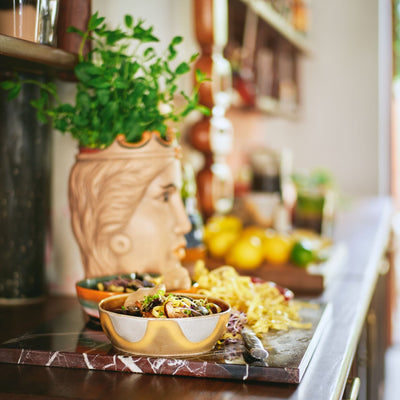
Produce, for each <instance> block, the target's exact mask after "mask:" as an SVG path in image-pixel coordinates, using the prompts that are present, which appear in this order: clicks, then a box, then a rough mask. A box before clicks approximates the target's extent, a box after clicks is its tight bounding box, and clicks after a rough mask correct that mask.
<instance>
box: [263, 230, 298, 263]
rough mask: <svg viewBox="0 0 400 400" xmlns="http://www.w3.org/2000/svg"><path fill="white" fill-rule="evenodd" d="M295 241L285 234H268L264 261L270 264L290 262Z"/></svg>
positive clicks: (264, 244) (264, 242)
mask: <svg viewBox="0 0 400 400" xmlns="http://www.w3.org/2000/svg"><path fill="white" fill-rule="evenodd" d="M292 247H293V241H292V240H291V238H290V237H289V236H287V235H284V234H278V233H275V234H268V235H266V238H265V240H264V241H263V253H264V259H265V261H266V262H267V263H269V264H285V263H287V262H288V261H289V258H290V252H291V251H292Z"/></svg>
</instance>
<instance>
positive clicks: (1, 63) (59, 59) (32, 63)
mask: <svg viewBox="0 0 400 400" xmlns="http://www.w3.org/2000/svg"><path fill="white" fill-rule="evenodd" d="M77 61H78V56H77V55H75V54H72V53H68V52H66V51H64V50H60V49H57V48H54V47H50V46H45V45H42V44H38V43H34V42H29V41H27V40H22V39H17V38H14V37H11V36H7V35H1V34H0V70H3V71H18V72H29V73H34V74H39V75H50V76H56V77H59V78H61V79H66V80H72V79H73V77H74V73H73V69H74V67H75V65H76V63H77Z"/></svg>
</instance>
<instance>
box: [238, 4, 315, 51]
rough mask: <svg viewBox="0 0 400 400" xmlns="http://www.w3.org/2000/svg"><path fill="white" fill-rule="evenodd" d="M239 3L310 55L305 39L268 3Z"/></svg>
mask: <svg viewBox="0 0 400 400" xmlns="http://www.w3.org/2000/svg"><path fill="white" fill-rule="evenodd" d="M241 1H242V2H243V3H244V4H246V5H247V6H248V7H249V8H251V9H252V10H253V12H254V13H255V14H256V15H258V16H259V17H260V18H261V19H263V20H264V21H265V22H266V23H267V24H268V25H269V26H270V27H272V28H273V29H274V30H275V31H277V32H278V33H279V34H280V35H281V36H283V37H284V38H285V39H286V40H287V41H288V42H290V43H291V44H292V45H293V46H295V47H296V48H297V49H298V50H299V51H301V52H302V53H306V54H308V53H310V51H311V50H310V45H309V42H308V39H307V37H306V36H305V35H304V34H303V33H301V32H299V31H297V30H296V29H295V28H294V27H293V26H292V25H291V24H290V22H289V21H287V20H286V19H285V18H284V17H282V16H281V15H280V14H279V13H278V12H277V11H275V9H274V8H273V7H272V5H271V4H270V3H267V2H266V1H265V0H241Z"/></svg>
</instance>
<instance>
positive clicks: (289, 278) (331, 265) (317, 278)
mask: <svg viewBox="0 0 400 400" xmlns="http://www.w3.org/2000/svg"><path fill="white" fill-rule="evenodd" d="M346 256H347V251H346V247H345V245H344V244H340V243H339V244H335V245H333V246H332V248H331V250H330V252H329V256H328V259H327V260H326V261H324V262H322V263H319V264H312V265H309V266H308V267H307V268H301V267H297V266H295V265H292V264H284V265H270V264H263V265H261V266H260V267H258V268H256V269H251V270H247V269H246V270H244V269H237V271H238V272H239V273H240V274H241V275H248V276H252V277H257V278H260V279H263V280H266V281H272V282H275V283H276V284H278V285H280V286H284V287H286V288H288V289H290V290H292V291H293V292H294V293H295V294H296V296H297V295H299V294H300V295H317V294H320V293H321V292H323V290H324V289H325V288H326V287H327V286H328V285H329V283H330V282H331V281H332V280H333V279H334V278H335V276H336V275H337V273H338V272H339V270H340V268H341V266H342V265H343V264H344V260H345V259H346ZM204 261H205V264H206V267H207V269H209V270H213V269H215V268H218V267H220V266H222V265H226V264H225V263H224V261H223V260H216V259H212V258H208V257H206V258H205V260H204ZM185 265H186V267H188V268H189V269H190V270H192V268H193V262H190V263H187V264H185Z"/></svg>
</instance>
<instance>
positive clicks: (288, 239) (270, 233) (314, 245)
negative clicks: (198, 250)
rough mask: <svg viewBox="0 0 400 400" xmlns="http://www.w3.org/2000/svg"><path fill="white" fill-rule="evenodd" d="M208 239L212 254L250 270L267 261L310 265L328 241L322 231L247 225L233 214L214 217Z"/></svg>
mask: <svg viewBox="0 0 400 400" xmlns="http://www.w3.org/2000/svg"><path fill="white" fill-rule="evenodd" d="M316 239H318V240H316ZM204 243H205V245H206V247H207V251H208V255H209V257H211V258H214V259H219V260H224V262H225V263H226V264H227V265H231V266H233V267H236V268H240V269H248V270H249V269H255V268H258V267H260V266H261V265H262V264H264V263H266V264H272V265H283V264H287V263H291V264H295V265H298V266H300V267H306V266H308V265H309V264H311V263H312V262H315V261H321V253H320V251H319V250H320V249H321V247H322V245H324V246H325V245H326V243H324V242H323V241H322V240H321V238H320V236H319V235H316V234H311V233H309V232H303V231H294V232H292V233H290V234H288V233H279V232H277V231H275V230H272V229H264V228H262V227H259V226H246V227H244V226H243V225H242V222H241V220H240V219H239V218H238V217H236V216H233V215H226V216H214V217H212V218H210V219H209V220H208V221H207V223H206V225H205V227H204Z"/></svg>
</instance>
